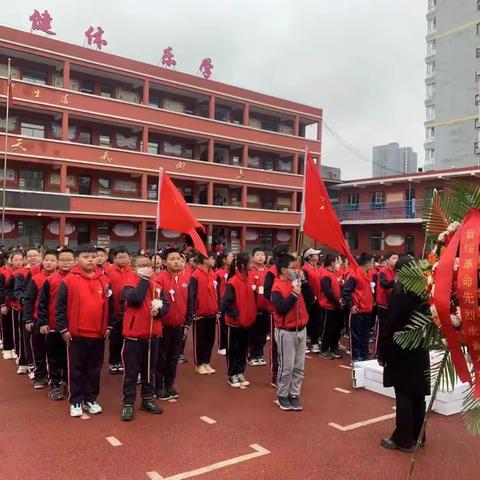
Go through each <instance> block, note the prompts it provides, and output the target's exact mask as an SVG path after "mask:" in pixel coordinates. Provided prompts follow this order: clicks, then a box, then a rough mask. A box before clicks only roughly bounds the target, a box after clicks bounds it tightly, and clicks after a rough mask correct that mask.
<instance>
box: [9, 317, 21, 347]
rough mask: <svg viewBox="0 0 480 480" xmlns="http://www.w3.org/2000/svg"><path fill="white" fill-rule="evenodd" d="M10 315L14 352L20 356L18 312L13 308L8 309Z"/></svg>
mask: <svg viewBox="0 0 480 480" xmlns="http://www.w3.org/2000/svg"><path fill="white" fill-rule="evenodd" d="M10 313H11V315H12V330H13V345H14V348H15V353H16V354H17V355H18V356H20V350H21V348H20V347H21V341H20V312H19V311H18V310H16V309H15V308H12V309H11V310H10Z"/></svg>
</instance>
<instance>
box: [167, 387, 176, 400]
mask: <svg viewBox="0 0 480 480" xmlns="http://www.w3.org/2000/svg"><path fill="white" fill-rule="evenodd" d="M166 390H167V393H169V394H170V398H178V392H177V391H176V390H175V389H174V388H173V387H167V388H166Z"/></svg>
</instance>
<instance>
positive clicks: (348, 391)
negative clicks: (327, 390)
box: [334, 387, 352, 393]
mask: <svg viewBox="0 0 480 480" xmlns="http://www.w3.org/2000/svg"><path fill="white" fill-rule="evenodd" d="M334 390H336V391H337V392H340V393H352V392H351V391H350V390H345V389H344V388H340V387H335V388H334Z"/></svg>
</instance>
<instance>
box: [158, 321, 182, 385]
mask: <svg viewBox="0 0 480 480" xmlns="http://www.w3.org/2000/svg"><path fill="white" fill-rule="evenodd" d="M182 345H183V325H179V326H176V327H172V326H168V325H165V326H164V327H163V332H162V336H161V337H160V338H159V339H158V361H157V368H156V370H155V392H156V393H159V392H160V391H161V390H162V388H166V387H172V386H173V384H174V383H175V378H176V376H177V364H178V359H179V358H180V354H181V353H182Z"/></svg>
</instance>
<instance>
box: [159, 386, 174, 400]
mask: <svg viewBox="0 0 480 480" xmlns="http://www.w3.org/2000/svg"><path fill="white" fill-rule="evenodd" d="M155 396H156V397H157V398H158V400H163V401H167V400H170V399H172V398H173V397H172V394H171V393H170V392H169V391H168V390H167V389H166V388H162V389H161V390H160V391H159V392H158V393H157V394H156V395H155Z"/></svg>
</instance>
